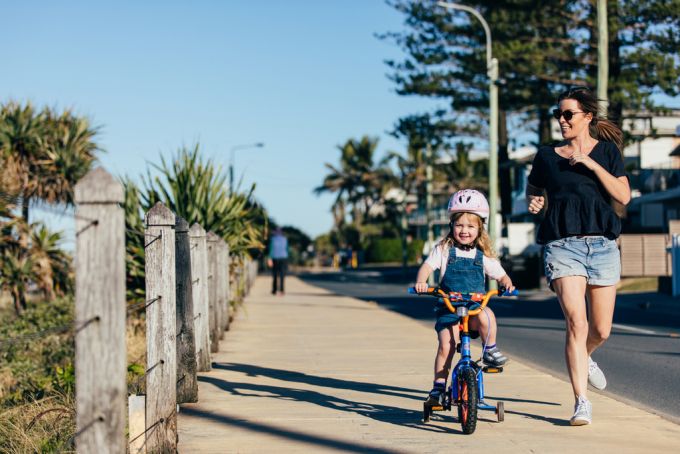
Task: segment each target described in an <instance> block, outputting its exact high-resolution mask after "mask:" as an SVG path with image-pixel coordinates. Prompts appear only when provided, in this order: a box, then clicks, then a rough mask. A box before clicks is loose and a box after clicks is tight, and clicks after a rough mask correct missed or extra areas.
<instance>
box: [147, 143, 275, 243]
mask: <svg viewBox="0 0 680 454" xmlns="http://www.w3.org/2000/svg"><path fill="white" fill-rule="evenodd" d="M199 151H200V147H199V145H198V144H196V145H195V146H194V147H193V149H189V148H186V147H182V148H180V149H179V151H178V152H177V154H176V155H175V157H174V158H173V160H172V162H171V163H168V162H167V161H166V160H165V158H163V157H162V156H161V164H160V165H156V164H152V166H153V168H155V169H156V170H157V171H158V172H159V174H158V175H157V176H151V173H150V172H147V175H146V178H144V185H145V187H144V191H143V192H142V193H140V196H141V201H142V207H143V208H144V210H145V211H147V210H148V209H150V208H151V207H152V206H153V205H154V204H155V203H156V202H159V201H160V202H163V203H164V204H165V205H166V206H167V207H168V208H169V209H170V210H172V211H173V212H174V213H176V214H177V215H178V216H181V217H183V218H184V219H185V220H186V221H187V222H188V223H189V225H192V224H194V223H198V224H200V225H201V226H202V227H203V228H204V229H205V230H206V231H212V232H214V233H215V234H217V235H218V236H220V237H222V238H223V239H224V240H225V241H226V242H227V244H228V245H229V251H230V253H231V254H233V255H240V254H244V253H247V251H248V249H252V248H255V249H261V248H263V247H264V245H263V242H262V240H263V227H264V222H265V221H264V219H266V217H264V216H263V213H264V208H263V207H262V206H261V205H260V204H259V203H258V202H256V201H255V199H254V197H253V192H254V190H255V185H253V186H252V187H251V188H250V190H249V191H248V192H247V193H239V192H234V193H229V190H228V187H227V185H226V184H225V181H226V175H225V174H224V173H223V172H222V168H221V167H220V166H217V167H216V166H215V164H214V163H213V162H212V160H209V159H208V160H206V161H204V160H203V159H202V158H201V155H200V152H199Z"/></svg>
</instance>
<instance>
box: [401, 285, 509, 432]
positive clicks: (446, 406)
mask: <svg viewBox="0 0 680 454" xmlns="http://www.w3.org/2000/svg"><path fill="white" fill-rule="evenodd" d="M408 291H409V293H412V294H425V295H430V296H436V297H439V298H440V300H441V301H442V302H444V304H445V305H446V307H447V308H448V310H449V311H451V312H452V313H454V314H457V315H458V316H459V317H460V318H461V320H460V323H459V325H458V326H459V328H458V329H459V330H460V344H459V346H460V350H459V351H460V359H459V360H458V362H457V363H456V365H455V366H454V367H453V370H452V371H451V382H450V385H449V389H448V390H447V392H446V394H445V397H444V399H443V401H440V405H432V404H428V403H427V402H425V403H424V404H423V422H426V423H427V422H428V421H429V420H430V415H431V414H432V412H433V411H441V410H451V407H452V406H454V405H455V406H458V411H459V419H460V421H461V424H462V425H463V432H464V433H466V434H470V433H472V432H474V430H475V425H476V420H477V410H492V411H495V412H496V415H497V417H498V421H499V422H501V421H503V420H504V405H503V402H500V401H499V402H497V404H496V406H492V405H488V404H487V403H486V402H485V401H484V374H483V373H497V372H503V368H502V367H491V366H484V367H482V366H481V365H480V364H479V362H477V361H474V360H473V359H472V353H471V351H470V343H471V337H470V331H469V327H468V322H469V320H470V317H471V316H475V315H478V314H480V313H481V312H482V311H483V310H484V308H485V307H486V305H487V304H488V302H489V300H490V299H491V297H492V296H494V295H498V294H499V292H498V291H497V290H491V291H489V292H487V293H485V294H484V293H467V294H463V293H457V292H450V293H446V292H444V291H443V290H441V289H439V288H435V287H430V288H428V289H427V291H426V292H421V293H419V292H416V290H415V288H413V287H411V288H409V289H408ZM502 295H505V296H514V295H517V290H513V291H512V292H506V291H503V292H502ZM452 301H453V304H452ZM475 305H477V307H475ZM454 306H455V307H454ZM473 307H474V309H473ZM470 371H472V372H470ZM473 375H474V378H473ZM472 383H474V385H472ZM470 386H474V388H475V389H474V391H473V394H472V395H473V396H474V398H471V397H470V396H469V394H468V393H469V391H468V390H469V389H470ZM459 389H462V392H463V396H460V395H459Z"/></svg>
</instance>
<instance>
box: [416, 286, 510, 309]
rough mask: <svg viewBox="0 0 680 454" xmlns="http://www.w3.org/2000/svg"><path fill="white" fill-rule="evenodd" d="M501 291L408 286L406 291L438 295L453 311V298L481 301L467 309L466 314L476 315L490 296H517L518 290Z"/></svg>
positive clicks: (455, 299) (456, 299)
mask: <svg viewBox="0 0 680 454" xmlns="http://www.w3.org/2000/svg"><path fill="white" fill-rule="evenodd" d="M501 290H502V291H501V292H499V291H498V290H489V291H488V292H486V293H460V292H450V293H448V294H447V293H446V292H445V291H444V290H442V289H440V288H439V287H428V288H427V291H425V292H417V291H416V289H415V287H409V288H408V292H409V293H411V294H416V295H431V296H437V297H440V298H441V299H442V300H443V301H444V304H446V307H447V308H448V309H449V310H450V311H451V312H453V313H455V312H456V310H455V309H454V307H453V306H452V305H451V300H452V299H453V300H454V301H465V302H475V303H478V302H480V301H481V303H480V306H479V307H478V308H477V309H473V310H471V311H469V313H468V315H477V314H479V313H480V312H481V311H482V309H484V308H485V307H486V305H487V304H488V303H489V300H490V299H491V297H492V296H495V295H499V296H517V295H518V294H519V292H518V291H517V289H514V290H513V291H511V292H509V291H508V290H507V289H501Z"/></svg>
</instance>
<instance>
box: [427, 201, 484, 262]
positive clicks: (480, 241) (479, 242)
mask: <svg viewBox="0 0 680 454" xmlns="http://www.w3.org/2000/svg"><path fill="white" fill-rule="evenodd" d="M463 215H468V216H471V217H472V219H474V220H475V222H476V223H477V228H478V230H479V235H477V238H475V241H474V246H475V247H476V248H478V249H479V250H481V251H482V254H484V255H485V256H487V257H491V258H496V252H495V251H494V250H493V247H492V245H491V238H489V234H488V233H486V229H485V228H484V220H483V219H482V218H481V217H479V216H478V215H476V214H474V213H468V212H462V213H453V214H452V215H451V219H450V221H451V222H450V224H449V227H450V228H451V229H450V230H449V233H448V235H446V237H444V239H443V240H441V241H440V242H439V244H440V245H441V246H442V247H448V248H451V247H452V246H453V245H454V244H455V240H454V239H453V225H454V224H455V223H456V221H458V219H460V218H461V217H463Z"/></svg>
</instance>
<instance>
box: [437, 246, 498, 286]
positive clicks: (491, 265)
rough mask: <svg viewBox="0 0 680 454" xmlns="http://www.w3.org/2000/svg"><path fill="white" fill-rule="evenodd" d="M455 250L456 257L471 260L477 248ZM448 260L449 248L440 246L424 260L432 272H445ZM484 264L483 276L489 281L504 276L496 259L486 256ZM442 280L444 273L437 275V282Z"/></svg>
mask: <svg viewBox="0 0 680 454" xmlns="http://www.w3.org/2000/svg"><path fill="white" fill-rule="evenodd" d="M455 249H456V257H463V258H468V259H473V258H475V256H476V255H477V248H473V249H470V250H469V251H465V250H463V249H458V248H455ZM448 260H449V248H448V247H442V245H441V244H437V245H436V246H435V247H434V249H433V250H432V252H430V255H429V257H427V260H425V263H427V264H428V265H429V266H430V268H432V269H433V270H438V269H440V268H441V269H442V270H444V271H445V270H446V263H447V262H448ZM483 264H484V274H485V275H486V276H489V277H490V278H491V279H500V278H502V277H503V276H505V275H506V274H507V273H506V272H505V270H504V269H503V267H502V266H501V262H500V261H499V260H498V259H494V258H491V257H487V256H486V255H485V256H484V260H483ZM443 278H444V273H443V272H442V273H439V281H440V282H441V280H442V279H443Z"/></svg>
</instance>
